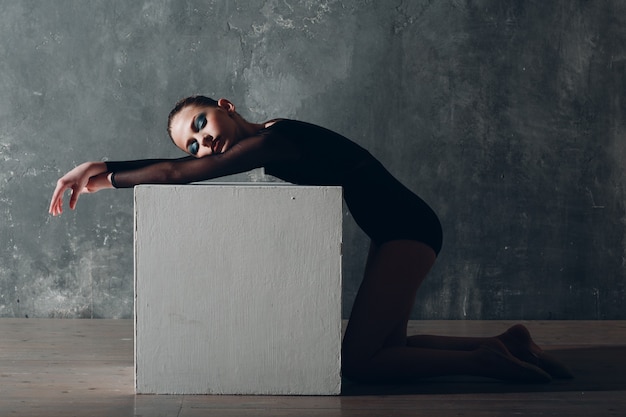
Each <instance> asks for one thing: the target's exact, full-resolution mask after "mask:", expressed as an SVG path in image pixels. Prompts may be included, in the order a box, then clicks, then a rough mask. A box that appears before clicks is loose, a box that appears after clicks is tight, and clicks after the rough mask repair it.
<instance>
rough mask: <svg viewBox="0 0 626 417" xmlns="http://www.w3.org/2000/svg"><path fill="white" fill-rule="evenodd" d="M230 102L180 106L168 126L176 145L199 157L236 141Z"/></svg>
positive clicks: (217, 150)
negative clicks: (212, 105)
mask: <svg viewBox="0 0 626 417" xmlns="http://www.w3.org/2000/svg"><path fill="white" fill-rule="evenodd" d="M231 106H232V105H230V103H227V104H224V105H220V106H219V107H210V106H208V107H199V106H187V107H185V108H183V109H182V110H181V111H180V112H179V113H178V114H177V115H176V116H174V118H173V119H172V124H171V129H170V131H171V134H172V139H173V140H174V143H175V144H176V146H178V147H179V148H180V149H182V150H183V151H184V152H187V153H188V154H190V155H193V156H195V157H198V158H201V157H203V156H207V155H214V154H218V153H223V152H226V151H227V150H228V149H229V148H230V147H232V146H233V145H234V144H235V143H237V142H238V141H239V135H238V133H237V132H238V130H239V129H238V127H237V123H236V121H235V119H234V117H233V115H234V114H235V113H234V107H231Z"/></svg>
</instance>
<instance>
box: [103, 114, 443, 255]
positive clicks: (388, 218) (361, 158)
mask: <svg viewBox="0 0 626 417" xmlns="http://www.w3.org/2000/svg"><path fill="white" fill-rule="evenodd" d="M258 135H263V136H267V139H270V140H271V139H272V136H274V135H276V136H275V137H277V139H278V140H282V141H285V140H287V141H290V142H291V143H292V144H293V145H294V146H295V147H296V148H297V149H298V151H299V155H300V157H299V158H297V159H295V160H289V161H282V162H272V163H266V164H265V165H264V168H265V172H266V173H267V174H270V175H272V176H275V177H277V178H280V179H282V180H284V181H288V182H290V183H293V184H298V185H334V186H341V187H343V194H344V199H345V201H346V204H347V206H348V209H349V210H350V213H351V214H352V216H353V218H354V220H355V221H356V223H357V224H358V225H359V227H361V229H363V231H364V232H365V233H366V234H367V235H368V236H369V237H370V238H371V239H372V240H373V241H374V242H375V243H376V244H378V245H380V244H382V243H385V242H389V241H392V240H399V239H408V240H416V241H419V242H422V243H425V244H427V245H428V246H430V247H431V248H432V249H433V250H434V251H435V252H436V253H437V254H438V253H439V251H440V250H441V245H442V230H441V224H440V222H439V219H438V218H437V215H436V214H435V213H434V211H433V210H432V209H431V208H430V207H429V206H428V205H427V204H426V203H425V202H424V201H423V200H422V199H421V198H420V197H418V196H417V195H415V194H414V193H413V192H412V191H410V190H409V189H408V188H406V187H405V186H404V185H402V184H401V183H400V182H399V181H398V180H397V179H396V178H394V177H393V176H392V175H391V174H390V173H389V172H388V171H387V170H386V169H385V168H384V167H383V166H382V164H381V163H380V162H379V161H378V160H377V159H376V158H374V157H373V156H372V155H371V154H370V153H369V152H368V151H367V150H365V149H363V148H362V147H361V146H359V145H357V144H356V143H354V142H352V141H351V140H349V139H347V138H346V137H344V136H342V135H340V134H338V133H335V132H333V131H331V130H328V129H325V128H323V127H320V126H316V125H313V124H310V123H305V122H300V121H295V120H286V119H282V120H278V121H277V122H275V123H274V124H272V125H271V126H270V127H268V128H265V129H263V130H261V131H260V132H258ZM228 152H229V151H226V153H228ZM226 153H225V154H226ZM225 154H224V155H225ZM211 157H212V156H207V157H206V158H211ZM188 158H189V157H188ZM188 158H187V159H188ZM183 159H185V158H183ZM162 161H163V160H139V161H127V162H107V163H106V164H107V169H108V170H109V171H110V172H113V173H114V174H116V173H120V174H121V175H120V176H119V177H122V178H121V181H118V180H117V178H118V176H117V175H115V176H114V177H113V178H112V179H113V185H114V186H116V187H119V188H121V187H127V186H132V183H133V182H132V181H131V179H130V178H127V180H126V181H124V177H127V175H124V174H126V173H127V172H125V171H130V170H134V169H139V168H146V167H149V166H150V165H152V164H155V163H158V162H162ZM122 173H124V174H122ZM128 174H131V173H130V172H128ZM205 179H208V178H205Z"/></svg>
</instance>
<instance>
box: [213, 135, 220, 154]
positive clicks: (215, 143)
mask: <svg viewBox="0 0 626 417" xmlns="http://www.w3.org/2000/svg"><path fill="white" fill-rule="evenodd" d="M220 149H222V138H221V137H220V136H218V137H216V138H215V139H213V141H211V152H212V153H218V152H219V150H220Z"/></svg>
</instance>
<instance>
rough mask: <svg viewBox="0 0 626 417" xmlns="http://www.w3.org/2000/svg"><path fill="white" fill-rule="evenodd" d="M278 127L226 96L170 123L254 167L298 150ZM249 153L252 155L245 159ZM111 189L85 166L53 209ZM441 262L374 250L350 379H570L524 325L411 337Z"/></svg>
mask: <svg viewBox="0 0 626 417" xmlns="http://www.w3.org/2000/svg"><path fill="white" fill-rule="evenodd" d="M199 117H200V119H199ZM202 117H204V118H206V120H205V119H203V118H202ZM199 120H200V121H201V123H199ZM274 122H275V121H268V122H265V123H250V122H248V121H246V120H245V119H243V118H242V117H241V116H240V115H239V114H238V113H237V112H236V109H235V106H234V104H233V103H231V102H230V101H228V100H226V99H220V100H218V106H217V107H210V106H209V107H199V106H195V105H190V106H187V107H184V108H183V109H182V110H181V111H180V112H179V113H178V114H177V115H176V116H174V118H173V119H172V123H171V126H170V131H171V136H172V140H173V141H174V143H175V145H176V146H177V147H178V148H180V149H181V150H182V151H184V152H186V153H188V154H191V155H192V156H195V157H196V158H203V157H205V156H209V155H216V154H227V153H228V152H229V150H231V149H232V150H234V149H235V148H236V147H239V149H238V151H237V152H238V153H239V154H242V155H243V158H249V159H250V160H254V158H257V159H256V160H254V162H255V163H259V162H260V163H262V162H263V161H269V160H273V159H279V158H283V159H285V158H290V157H293V155H294V150H293V149H289V147H285V148H279V149H277V148H276V147H275V146H273V147H272V146H269V145H266V144H265V143H264V142H262V140H261V139H259V138H258V137H256V136H255V133H256V132H258V131H259V130H260V129H262V128H263V127H269V126H270V125H271V124H272V123H274ZM199 126H200V127H201V128H200V129H198V127H199ZM248 149H250V151H249V153H251V155H247V154H246V152H248V151H247V150H248ZM252 152H254V155H252ZM209 159H210V158H209ZM209 159H205V160H207V161H208V160H209ZM159 169H160V170H161V171H163V172H160V173H159V175H158V178H155V179H154V182H165V183H167V182H168V181H171V182H175V178H176V173H175V171H176V167H175V165H174V164H163V165H162V168H161V165H159ZM146 182H152V181H150V180H148V181H146ZM106 188H113V186H112V184H111V173H109V172H107V167H106V164H104V163H103V162H86V163H84V164H81V165H79V166H77V167H76V168H74V169H72V170H71V171H69V172H68V173H67V174H65V175H64V176H63V177H61V178H60V179H59V180H58V181H57V185H56V188H55V190H54V193H53V195H52V199H51V202H50V208H49V212H50V214H52V215H54V216H57V215H60V214H61V213H62V212H63V195H64V194H65V192H66V191H67V190H71V195H70V201H69V206H70V208H71V209H75V207H76V203H77V201H78V198H79V196H80V195H81V194H83V193H93V192H96V191H99V190H102V189H106ZM435 259H436V255H435V252H434V251H433V250H432V249H431V248H430V247H428V246H427V245H425V244H423V243H421V242H417V241H412V240H397V241H391V242H386V243H384V244H383V245H381V246H376V245H375V244H372V245H371V246H370V252H369V255H368V258H367V264H366V268H365V274H364V279H363V282H362V284H361V287H360V289H359V292H358V294H357V296H356V299H355V301H354V306H353V310H352V313H351V316H350V320H349V324H348V327H347V329H346V334H345V337H344V341H343V355H342V357H343V366H342V372H343V374H344V376H347V377H348V378H352V379H355V380H361V381H370V382H378V381H403V380H412V379H418V378H427V377H436V376H446V375H473V376H480V377H490V378H496V379H501V380H510V381H524V382H545V381H549V380H550V379H552V378H570V377H571V373H570V372H569V371H568V370H567V368H566V367H564V366H563V365H561V364H560V363H559V362H558V361H556V360H555V359H553V358H552V357H550V356H549V355H547V354H546V353H545V352H543V351H542V350H541V349H540V348H539V347H538V346H537V345H536V344H535V343H534V342H533V340H532V339H531V337H530V334H529V333H528V330H527V329H526V328H525V327H523V326H521V325H517V326H514V327H512V328H510V329H509V330H507V331H505V332H504V333H502V334H500V335H497V336H493V337H485V338H479V337H476V338H474V337H447V336H431V335H413V336H407V330H406V329H407V322H408V320H409V316H410V312H411V309H412V307H413V303H414V301H415V295H416V293H417V290H418V288H419V287H420V285H421V283H422V282H423V280H424V279H425V278H426V276H427V274H428V272H429V271H430V269H431V268H432V266H433V264H434V262H435Z"/></svg>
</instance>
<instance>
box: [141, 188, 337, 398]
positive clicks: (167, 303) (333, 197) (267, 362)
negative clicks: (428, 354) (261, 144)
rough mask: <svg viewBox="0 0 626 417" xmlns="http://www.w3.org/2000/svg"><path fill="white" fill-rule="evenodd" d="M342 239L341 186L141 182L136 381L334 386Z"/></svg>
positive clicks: (168, 386) (226, 390) (176, 389)
mask: <svg viewBox="0 0 626 417" xmlns="http://www.w3.org/2000/svg"><path fill="white" fill-rule="evenodd" d="M341 240H342V190H341V188H340V187H309V186H294V185H288V184H280V183H262V184H259V183H244V184H241V183H238V184H234V183H230V184H224V183H220V184H218V183H209V184H198V185H142V186H138V187H136V188H135V386H136V392H137V393H155V394H267V395H335V394H339V393H340V390H341V375H340V365H341Z"/></svg>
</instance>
